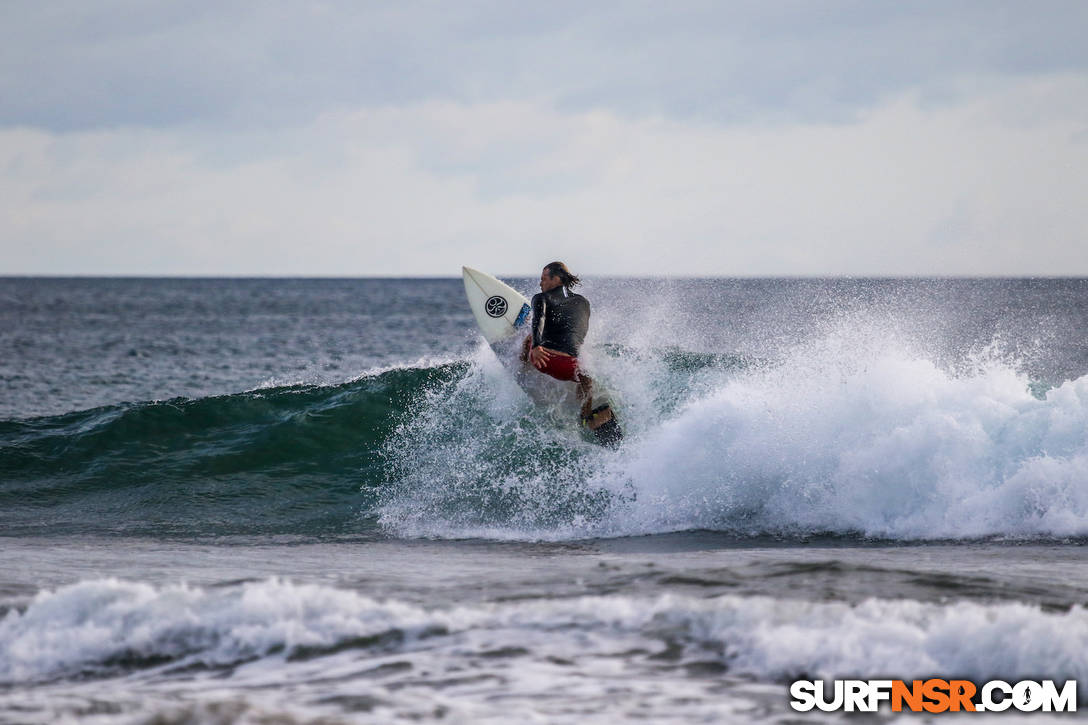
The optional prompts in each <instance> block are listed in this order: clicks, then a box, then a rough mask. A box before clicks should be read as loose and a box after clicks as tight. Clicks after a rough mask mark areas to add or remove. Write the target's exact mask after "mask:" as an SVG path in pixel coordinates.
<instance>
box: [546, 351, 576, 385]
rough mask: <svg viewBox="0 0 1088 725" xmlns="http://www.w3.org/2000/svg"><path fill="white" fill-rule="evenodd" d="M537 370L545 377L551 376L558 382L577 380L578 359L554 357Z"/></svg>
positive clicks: (563, 356) (567, 356)
mask: <svg viewBox="0 0 1088 725" xmlns="http://www.w3.org/2000/svg"><path fill="white" fill-rule="evenodd" d="M537 370H539V371H540V372H542V373H544V374H545V375H551V376H552V377H553V378H555V379H556V380H577V379H578V358H576V357H571V356H569V355H552V356H551V357H550V358H548V360H547V362H545V363H544V367H542V368H537Z"/></svg>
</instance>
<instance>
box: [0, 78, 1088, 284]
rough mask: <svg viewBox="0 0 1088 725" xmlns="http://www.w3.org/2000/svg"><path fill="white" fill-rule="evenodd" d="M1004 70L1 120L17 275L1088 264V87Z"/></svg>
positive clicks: (0, 178) (0, 207)
mask: <svg viewBox="0 0 1088 725" xmlns="http://www.w3.org/2000/svg"><path fill="white" fill-rule="evenodd" d="M960 82H962V83H964V84H969V83H970V80H961V81H960ZM984 87H985V89H986V90H985V92H981V91H976V92H974V93H972V94H970V96H969V98H968V99H967V100H961V101H959V102H957V103H952V102H950V101H946V102H942V103H941V104H939V105H938V106H937V107H933V106H932V104H931V102H930V101H929V100H928V99H927V98H926V97H925V96H924V94H922V93H920V92H918V91H912V92H904V93H900V94H898V95H896V96H893V97H889V98H886V99H885V100H884V101H883V102H881V103H879V104H878V105H876V106H874V107H872V108H870V109H869V110H867V111H865V112H863V113H860V114H859V116H858V118H857V119H856V120H855V121H853V122H850V123H841V122H824V123H811V122H809V123H801V122H793V123H785V122H783V123H780V124H776V125H774V126H764V125H760V124H729V125H721V124H717V123H711V122H708V121H706V120H704V119H690V118H688V119H684V118H673V117H668V116H648V117H631V116H628V115H626V114H623V113H619V112H615V111H608V110H602V109H597V110H573V109H562V108H558V107H556V106H555V105H554V104H553V103H552V102H551V101H550V100H548V99H539V100H520V101H510V100H507V101H487V102H472V103H466V102H453V101H436V100H429V101H421V102H418V103H413V104H408V105H386V106H382V107H372V106H359V107H356V108H354V109H351V110H347V109H340V110H337V111H334V112H329V113H326V114H324V115H322V116H320V117H319V118H317V119H315V120H313V121H312V122H310V123H307V124H304V125H298V126H296V127H294V128H292V129H288V130H278V131H275V132H272V131H267V132H264V133H265V135H260V134H256V137H255V134H253V133H248V132H246V131H244V130H228V131H224V130H222V129H214V130H212V129H207V128H202V127H199V126H195V127H180V128H160V129H144V130H134V129H113V130H98V131H80V132H64V133H61V132H55V131H45V130H41V129H33V128H21V129H7V130H0V170H3V171H2V172H0V229H2V230H3V235H4V236H3V239H4V241H3V244H4V246H5V254H4V255H3V260H4V261H3V265H4V267H5V268H4V269H0V273H7V274H12V273H82V274H95V273H100V274H220V275H234V274H283V275H374V274H400V275H403V274H437V275H454V274H456V273H457V270H458V268H459V267H460V265H461V264H466V263H467V264H471V265H474V266H480V267H486V268H488V269H491V270H494V271H496V272H498V273H522V274H524V273H529V272H531V271H532V270H534V269H536V268H537V267H538V266H539V264H540V263H541V260H544V261H547V260H546V259H545V258H548V259H551V258H555V257H558V258H566V259H567V260H568V261H570V263H571V264H572V265H574V266H575V267H576V269H578V271H579V272H580V273H582V272H586V273H591V274H594V273H595V274H687V275H773V274H856V275H863V274H897V275H898V274H1011V275H1030V274H1072V273H1080V274H1084V273H1088V246H1086V245H1084V243H1083V230H1084V229H1086V228H1088V208H1085V207H1084V205H1083V204H1082V199H1083V190H1084V171H1083V170H1084V169H1085V168H1088V124H1086V122H1085V119H1088V79H1086V78H1085V77H1083V76H1082V75H1077V74H1054V75H1050V76H1045V77H1032V78H1021V79H1018V80H1014V81H1008V80H1002V79H999V78H998V79H991V81H990V82H988V83H987V84H985V86H984ZM1025 109H1030V111H1025Z"/></svg>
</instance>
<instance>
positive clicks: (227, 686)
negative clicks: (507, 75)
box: [0, 278, 1088, 723]
mask: <svg viewBox="0 0 1088 725" xmlns="http://www.w3.org/2000/svg"><path fill="white" fill-rule="evenodd" d="M508 281H509V282H510V283H511V284H513V285H514V286H515V287H517V288H518V289H520V290H522V291H523V292H525V293H531V292H532V291H533V285H532V282H531V281H530V280H528V279H509V280H508ZM584 294H585V295H586V296H587V297H588V298H589V299H590V300H591V302H592V304H593V319H592V321H591V330H590V337H589V338H588V340H587V345H586V349H585V350H584V351H583V355H582V359H583V362H584V364H585V366H586V367H587V369H589V370H590V371H591V372H592V373H593V374H594V376H595V378H597V379H598V380H599V381H601V383H602V384H605V385H607V387H608V388H609V389H610V390H611V392H612V394H613V396H614V399H615V400H614V402H615V404H616V407H617V409H618V410H619V411H620V416H621V420H622V422H623V424H624V428H625V430H626V432H627V438H626V439H625V441H624V443H623V445H622V446H621V447H620V448H618V449H616V450H610V449H605V448H600V447H598V446H595V445H593V444H592V443H590V442H589V441H587V440H586V438H585V437H584V436H583V435H581V434H580V433H579V431H578V430H577V428H576V426H574V425H570V426H564V425H556V422H555V421H554V420H553V419H552V418H550V417H549V416H548V415H545V414H544V413H543V412H542V411H541V410H539V409H538V408H537V407H536V406H534V405H533V403H531V402H530V401H529V399H528V398H527V397H526V396H525V395H524V394H523V393H522V392H521V391H520V389H519V388H518V387H517V385H516V384H514V382H513V380H512V379H511V378H510V376H509V373H508V372H507V371H506V369H505V368H504V367H503V366H502V365H500V364H499V362H498V361H497V360H496V359H495V356H494V354H493V353H492V352H491V350H490V349H489V348H487V347H486V345H484V344H483V342H482V340H481V339H480V338H479V337H478V335H477V334H476V332H475V323H474V322H473V320H472V316H471V313H470V311H469V310H468V308H467V306H466V304H465V300H464V290H463V287H462V284H461V281H460V280H459V279H448V280H446V279H426V280H392V279H382V280H377V279H365V280H331V279H330V280H270V279H265V280H257V279H245V280H213V279H207V280H204V279H34V278H16V279H0V723H8V722H10V723H55V722H102V723H204V722H208V723H226V722H247V723H249V722H251V723H261V722H277V723H280V722H286V723H293V722H298V723H317V722H321V723H328V722H389V721H396V720H400V719H407V720H419V719H427V720H429V719H437V718H441V719H443V720H444V721H447V722H473V723H475V722H511V721H518V722H528V721H537V722H579V723H581V722H600V723H609V722H618V721H626V720H636V719H637V720H648V721H651V722H703V721H706V722H738V723H746V722H797V721H803V722H808V721H812V722H815V721H824V720H836V719H838V718H839V716H836V715H827V714H814V713H807V714H802V713H796V712H793V711H792V710H791V709H790V708H789V706H788V701H789V697H788V694H787V689H788V683H789V682H790V681H792V680H793V679H797V678H799V677H801V676H806V677H808V676H812V677H817V676H819V677H828V678H831V677H862V678H876V677H886V676H894V677H903V678H907V679H909V678H914V677H923V678H924V677H929V676H936V677H949V676H957V677H959V676H963V677H968V678H970V679H974V680H976V681H979V682H981V681H985V680H989V679H995V678H1002V679H1007V680H1009V681H1016V680H1019V679H1026V678H1034V679H1056V680H1066V679H1078V680H1079V683H1080V692H1081V696H1082V698H1083V697H1084V696H1085V694H1086V693H1088V612H1086V611H1085V609H1084V608H1083V607H1084V604H1085V602H1086V601H1088V557H1086V550H1085V543H1086V542H1088V337H1086V336H1085V334H1084V333H1085V330H1086V329H1088V280H1080V279H1055V280H1045V279H1025V280H1004V279H1002V280H992V279H978V280H975V279H970V280H951V279H937V280H868V279H859V280H811V279H774V280H686V279H684V280H668V279H592V280H588V281H587V282H586V284H585V289H584ZM1024 717H1027V716H1024ZM1049 717H1050V716H1047V715H1041V714H1036V715H1033V716H1030V718H1029V719H1030V721H1031V722H1045V721H1047V719H1048V718H1049ZM891 718H892V713H890V712H886V713H884V714H883V715H881V716H879V717H878V720H884V719H891ZM1010 718H1011V719H1010ZM1015 718H1016V716H1015V715H1011V716H1006V717H1004V718H1002V720H1003V721H1005V722H1011V721H1013V720H1015ZM977 719H978V718H976V720H977ZM1062 719H1067V717H1066V718H1062Z"/></svg>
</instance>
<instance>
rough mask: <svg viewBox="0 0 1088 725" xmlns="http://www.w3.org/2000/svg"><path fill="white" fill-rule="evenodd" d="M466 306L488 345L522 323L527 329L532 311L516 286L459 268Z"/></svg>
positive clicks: (509, 333)
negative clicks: (466, 298) (470, 309)
mask: <svg viewBox="0 0 1088 725" xmlns="http://www.w3.org/2000/svg"><path fill="white" fill-rule="evenodd" d="M461 277H462V278H463V279H464V282H465V295H467V296H468V305H469V307H471V308H472V314H473V315H474V316H475V317H476V324H477V325H479V326H480V332H481V333H483V336H484V339H485V340H487V342H488V344H490V345H494V344H495V343H497V342H501V341H503V340H505V339H507V338H508V337H512V336H513V335H516V334H517V331H518V329H519V328H520V327H522V326H523V325H524V326H525V328H526V330H528V325H529V318H530V317H531V310H530V308H529V300H527V299H525V296H524V295H523V294H521V293H520V292H518V291H517V290H516V289H514V288H513V287H511V286H510V285H508V284H506V283H505V282H501V281H499V280H497V279H495V278H494V277H492V276H491V275H490V274H485V273H484V272H481V271H479V270H478V269H472V268H471V267H461Z"/></svg>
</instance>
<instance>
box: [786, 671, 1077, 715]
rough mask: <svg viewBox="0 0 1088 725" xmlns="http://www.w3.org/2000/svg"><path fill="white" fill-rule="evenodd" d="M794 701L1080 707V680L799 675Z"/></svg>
mask: <svg viewBox="0 0 1088 725" xmlns="http://www.w3.org/2000/svg"><path fill="white" fill-rule="evenodd" d="M790 697H792V698H793V699H792V700H790V707H792V708H793V709H794V710H797V711H798V712H808V711H809V710H811V709H812V708H817V709H819V710H823V711H824V712H834V711H836V710H844V711H846V712H877V710H879V708H880V705H881V703H884V702H887V703H888V704H889V705H890V706H891V709H892V712H902V711H903V710H908V711H910V712H929V713H939V712H1003V711H1005V710H1009V709H1010V708H1011V709H1013V710H1019V711H1020V712H1036V711H1041V712H1076V711H1077V681H1076V680H1067V681H1066V682H1065V683H1064V684H1063V685H1062V687H1061V689H1059V688H1058V686H1057V685H1056V684H1055V683H1054V681H1053V680H1042V681H1041V682H1035V681H1034V680H1022V681H1020V682H1016V683H1012V684H1010V683H1008V682H1005V681H1003V680H991V681H990V682H986V683H984V684H983V685H982V686H981V687H979V686H977V685H975V683H973V682H971V681H970V680H942V679H936V678H934V679H929V680H912V681H911V682H910V683H909V684H908V683H907V682H905V681H903V680H834V682H833V683H825V682H824V681H823V680H797V681H796V682H794V683H793V684H792V685H790Z"/></svg>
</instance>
